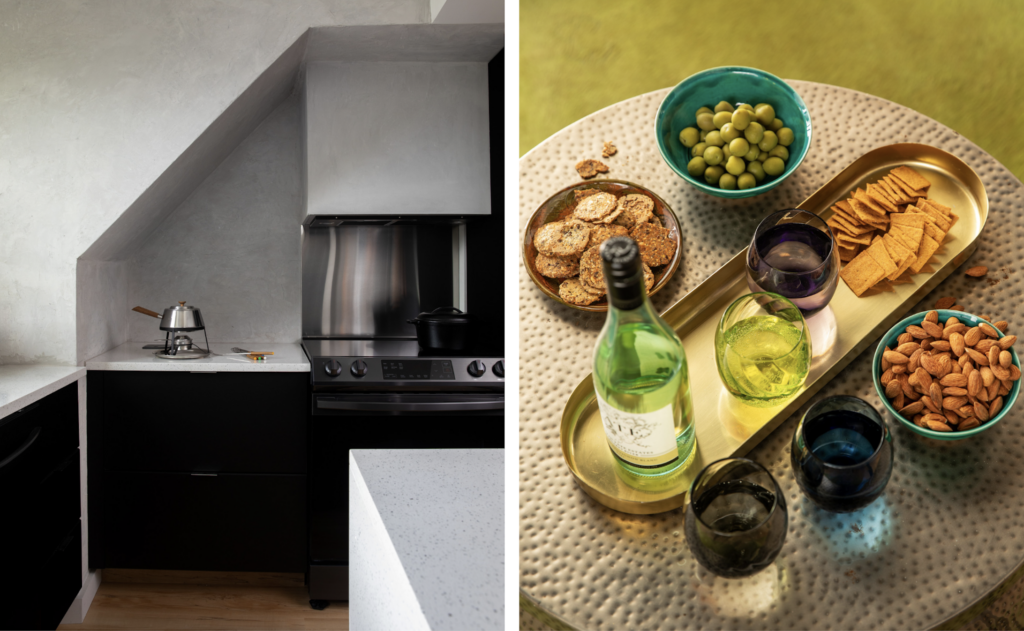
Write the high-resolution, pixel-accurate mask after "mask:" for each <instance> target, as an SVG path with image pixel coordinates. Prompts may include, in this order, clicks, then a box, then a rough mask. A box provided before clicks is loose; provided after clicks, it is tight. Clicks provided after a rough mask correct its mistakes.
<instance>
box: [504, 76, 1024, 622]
mask: <svg viewBox="0 0 1024 631" xmlns="http://www.w3.org/2000/svg"><path fill="white" fill-rule="evenodd" d="M789 83H790V84H791V85H792V86H793V87H794V88H795V89H796V90H797V92H799V93H800V96H801V97H803V99H804V101H805V102H806V103H807V106H808V108H809V110H810V112H811V117H812V122H813V125H814V136H813V141H812V145H811V148H810V151H809V152H808V154H807V157H806V158H805V159H804V162H803V164H802V165H800V167H799V168H798V169H797V171H796V172H795V173H794V174H793V175H792V176H790V177H789V178H788V179H787V180H786V181H785V182H783V183H782V184H780V185H779V186H778V187H777V188H775V189H774V190H772V191H770V192H768V193H765V194H763V195H761V196H758V197H755V198H752V199H743V200H725V199H720V198H717V197H711V196H708V195H706V194H703V193H701V192H699V191H697V190H696V189H694V188H693V187H691V186H689V185H688V184H687V183H686V182H685V181H683V180H682V179H681V178H679V177H678V176H677V175H675V174H674V173H673V172H672V171H671V170H670V169H669V167H668V166H667V165H666V164H665V163H664V161H663V160H662V158H661V156H660V154H659V153H658V148H657V145H656V142H655V133H654V119H655V114H656V112H657V109H658V105H659V104H660V103H661V100H662V99H663V98H664V96H665V95H666V94H667V93H668V91H669V89H667V88H666V89H665V90H660V91H657V92H651V93H648V94H643V95H640V96H638V97H635V98H632V99H629V100H627V101H623V102H621V103H617V104H615V105H612V106H609V107H607V108H605V109H603V110H600V111H598V112H595V113H594V114H592V115H590V116H588V117H586V118H584V119H582V120H580V121H577V122H576V123H574V124H572V125H570V126H569V127H566V128H565V129H563V130H561V131H560V132H558V133H557V134H555V135H553V136H551V137H550V138H548V139H547V140H545V141H544V142H543V143H541V144H540V145H539V146H537V147H536V148H535V149H533V150H532V151H530V152H529V153H528V154H526V155H525V156H523V157H522V158H521V160H520V163H519V164H520V182H519V185H520V199H519V204H520V207H519V223H520V235H522V229H523V228H524V227H525V225H526V222H527V221H528V219H529V217H530V215H531V213H532V212H533V211H534V210H535V209H536V208H537V207H538V206H539V205H540V204H541V203H542V202H543V201H544V200H545V199H547V198H548V197H549V196H550V195H551V194H552V193H554V192H556V191H558V190H561V189H562V188H564V187H566V186H569V185H571V184H573V183H575V182H578V181H580V178H579V176H578V175H577V173H576V171H575V170H574V168H573V167H574V165H575V164H576V163H577V162H578V161H580V160H583V159H585V158H596V159H600V160H602V161H603V162H604V163H605V164H607V165H608V166H609V167H610V171H609V172H608V173H607V174H604V175H602V177H606V178H609V179H621V180H627V181H630V182H634V183H637V184H641V185H643V186H646V187H647V188H649V189H651V190H652V191H654V192H655V193H657V194H658V195H660V196H661V197H662V198H663V199H665V200H666V202H668V204H669V206H670V207H671V208H672V209H673V210H674V211H675V212H676V214H677V215H678V217H679V220H680V223H681V224H682V226H683V259H682V263H681V264H680V267H679V270H678V271H677V272H676V275H675V277H674V278H673V279H672V281H671V282H670V283H669V285H668V286H667V287H666V288H665V289H663V290H662V291H661V292H660V293H659V294H657V295H655V296H654V297H652V302H653V303H654V305H655V307H656V308H658V309H659V311H664V310H665V309H666V308H668V306H670V305H671V304H673V303H674V302H676V301H677V300H679V299H680V298H681V297H683V296H684V295H685V294H686V292H687V291H689V290H690V289H692V288H693V287H695V286H696V285H697V284H698V283H700V282H701V281H702V280H704V279H705V278H707V277H708V276H709V275H710V274H711V273H712V272H713V271H714V270H716V269H717V268H718V267H720V266H721V265H723V264H725V263H726V261H728V260H729V258H731V257H732V256H733V255H735V254H736V253H737V252H738V251H740V250H741V249H743V248H745V247H746V246H747V244H748V242H749V239H750V235H751V234H753V231H754V229H755V227H756V226H757V224H758V222H759V221H760V220H761V218H763V217H764V216H765V215H766V214H768V213H770V212H772V211H774V210H778V209H782V208H792V207H794V206H796V205H797V204H799V203H800V202H801V201H803V200H804V199H805V198H807V197H809V196H810V195H811V194H812V193H813V192H814V191H816V190H817V189H818V188H819V187H820V186H822V185H823V184H825V183H826V182H827V181H828V180H829V179H830V178H832V177H833V175H834V174H836V173H838V172H839V171H840V170H842V169H843V168H844V167H845V166H847V165H848V164H850V163H851V162H853V161H854V160H855V159H856V158H858V157H859V156H861V155H863V154H864V153H865V152H867V151H869V150H871V149H873V148H875V147H879V146H882V145H887V144H892V143H897V142H918V143H926V144H930V145H933V146H936V147H939V148H941V149H943V150H945V151H948V152H950V153H952V154H954V155H956V156H958V157H959V158H961V159H962V160H964V161H965V162H966V163H967V164H969V165H970V166H971V167H972V168H973V169H974V170H975V171H976V172H977V173H978V174H979V175H980V176H981V179H982V181H983V182H984V184H985V188H986V190H987V192H988V196H989V202H990V214H989V219H988V223H987V225H986V226H985V229H984V231H983V232H982V234H981V236H980V237H979V239H978V242H977V243H978V250H977V252H976V253H975V254H974V255H973V256H972V257H971V259H970V260H969V261H968V262H967V263H965V264H964V265H963V266H961V268H959V269H957V270H956V271H954V273H953V275H952V276H950V277H949V278H948V279H947V280H946V281H944V282H943V283H942V284H941V285H939V287H938V288H937V289H936V290H935V291H933V292H932V293H931V294H929V295H928V296H927V297H926V298H925V299H924V300H923V301H921V303H919V304H918V305H916V306H915V307H914V308H913V309H911V310H910V311H909V312H908V313H914V312H917V311H922V310H925V309H929V308H931V307H932V305H934V303H935V301H936V300H937V299H938V298H940V297H942V296H955V297H957V298H958V300H957V302H958V303H959V304H962V305H964V306H965V308H966V310H967V311H969V312H973V313H984V314H989V315H992V316H993V317H994V319H997V320H998V319H1003V320H1008V321H1009V323H1010V332H1011V333H1016V331H1017V330H1024V329H1018V327H1021V326H1022V325H1024V301H1022V300H1021V294H1022V289H1024V283H1022V282H1021V279H1022V277H1021V276H1018V275H1017V271H1018V270H1017V267H1018V266H1020V264H1019V263H1018V262H1017V259H1019V257H1020V254H1019V253H1018V252H1017V251H1016V249H1015V247H1014V246H1018V245H1020V244H1022V243H1024V185H1022V184H1021V182H1020V181H1019V180H1018V179H1017V178H1016V177H1014V176H1013V174H1011V173H1010V172H1009V171H1008V170H1007V169H1006V168H1005V167H1003V166H1002V165H1000V164H999V163H998V162H997V161H996V160H995V159H994V158H992V157H991V156H990V155H988V154H987V153H985V152H984V151H983V150H982V149H981V148H979V147H978V146H976V145H975V144H973V143H971V142H970V141H969V140H967V139H966V138H964V137H962V136H961V135H959V134H958V133H957V132H956V131H954V130H952V129H949V128H948V127H945V126H943V125H941V124H939V123H937V122H935V121H933V120H931V119H929V118H928V117H926V116H924V115H922V114H919V113H917V112H915V111H913V110H910V109H908V108H905V107H903V106H900V105H897V104H895V103H891V102H889V101H886V100H884V99H880V98H877V97H874V96H871V95H868V94H864V93H861V92H856V91H852V90H847V89H844V88H839V87H834V86H828V85H823V84H818V83H810V82H805V81H790V82H789ZM604 141H612V142H613V143H614V144H615V146H616V147H617V148H618V153H617V154H615V155H614V156H612V157H610V158H606V159H603V158H601V147H602V143H603V142H604ZM521 238H522V237H521V236H520V239H521ZM973 265H987V266H988V267H989V270H990V271H989V273H988V276H987V278H985V279H981V280H978V279H972V278H968V277H965V275H964V274H963V270H964V269H966V268H967V267H970V266H973ZM519 310H520V397H519V401H520V430H519V432H520V433H519V436H520V441H519V449H520V470H519V483H520V491H519V505H520V513H519V533H520V535H519V537H520V555H519V563H520V589H521V592H520V595H521V598H520V600H521V603H522V604H523V609H524V610H525V611H527V612H532V613H534V614H536V616H537V618H540V619H542V620H544V621H545V623H546V624H547V625H550V626H555V627H559V626H569V627H575V628H586V629H625V628H631V629H639V628H643V629H668V628H713V629H731V628H737V629H749V628H758V629H790V628H817V629H853V628H888V629H893V628H904V629H911V628H921V629H925V628H934V627H936V626H940V625H941V626H954V627H955V626H963V625H965V624H968V623H971V622H972V621H975V620H976V616H977V614H978V613H979V612H982V611H983V610H984V608H985V607H986V606H987V605H989V603H991V602H992V600H993V599H994V598H995V596H996V595H998V594H999V593H1001V592H1002V591H1004V590H1006V589H1008V588H1011V587H1013V588H1014V589H1016V587H1014V586H1015V581H1016V580H1017V579H1018V578H1019V577H1020V575H1021V573H1022V572H1024V565H1022V561H1024V529H1021V528H1020V524H1021V521H1022V512H1024V509H1022V504H1024V462H1022V456H1024V440H1022V433H1024V428H1022V424H1021V416H1022V414H1024V410H1022V409H1021V408H1016V409H1014V410H1012V411H1011V412H1010V414H1009V415H1008V417H1007V418H1005V419H1004V420H1003V421H1002V422H1000V423H999V424H998V425H997V426H995V427H993V428H992V429H991V430H989V431H987V432H984V433H982V434H980V435H979V436H977V437H975V438H972V439H969V440H960V441H948V442H940V441H935V440H932V439H928V438H924V437H921V436H918V435H916V434H914V433H912V432H911V431H909V430H907V429H906V428H904V427H902V426H901V425H900V424H899V423H897V422H895V421H894V420H892V419H890V421H889V424H890V427H891V428H892V431H893V439H894V445H895V467H894V470H893V475H892V478H891V480H890V482H889V485H888V487H887V488H886V491H885V493H884V494H883V495H882V497H881V498H880V499H879V500H877V501H876V502H875V503H873V504H872V505H870V506H868V507H867V508H865V509H862V510H861V511H858V512H855V513H851V514H847V515H838V514H832V513H828V512H825V511H822V510H820V509H818V508H816V507H815V506H814V505H813V504H811V503H810V502H809V500H807V499H806V498H804V497H803V495H802V494H801V492H800V490H799V488H798V487H797V484H796V481H795V479H794V477H793V474H792V471H791V468H790V464H789V443H790V438H791V437H792V435H793V431H794V429H795V428H796V423H797V419H798V418H799V416H800V415H801V414H802V413H803V412H804V411H805V410H806V408H807V407H809V405H810V404H811V403H813V402H814V401H817V400H819V399H820V398H822V397H825V396H830V395H834V394H851V395H854V396H858V397H861V398H862V399H864V400H866V401H868V402H870V403H872V404H873V405H875V407H876V408H877V409H879V410H881V409H882V405H881V402H880V401H879V400H878V396H877V395H876V394H875V391H874V388H873V386H872V383H871V370H870V362H871V356H872V353H873V352H874V346H875V344H874V343H873V344H872V345H871V346H870V347H869V349H868V350H867V351H865V352H864V353H862V354H861V355H860V356H859V357H857V358H856V359H855V360H854V361H853V362H852V363H851V364H850V365H849V367H848V368H847V369H846V370H844V371H843V372H842V373H840V375H839V376H838V377H836V378H835V379H834V380H833V381H832V382H830V383H829V384H827V385H826V386H825V387H824V388H822V390H821V391H820V392H819V393H818V394H817V395H816V396H815V397H814V398H813V399H812V400H811V402H809V403H808V404H807V405H805V406H804V407H803V408H801V409H800V410H799V411H798V412H797V414H795V415H794V416H793V417H791V418H790V419H788V420H787V421H785V422H784V423H783V424H782V425H781V426H780V427H779V428H778V429H777V430H776V431H775V432H773V433H772V434H771V435H769V436H768V438H766V439H765V440H764V441H763V442H762V443H761V444H760V445H759V446H757V447H756V448H755V449H754V450H753V451H752V452H750V454H749V455H748V456H747V457H748V458H752V459H754V460H756V461H757V462H759V463H761V464H762V465H764V466H765V467H767V468H768V469H769V470H770V471H771V473H772V475H773V476H774V477H775V478H776V480H778V482H779V485H780V486H781V488H782V489H783V492H784V493H785V497H786V502H787V504H788V506H789V517H790V521H789V531H788V535H787V538H786V543H785V545H784V547H783V549H782V552H781V553H780V554H779V556H778V558H777V559H776V561H775V563H774V565H773V566H772V567H770V568H768V569H767V570H765V571H763V572H761V573H760V574H757V575H755V576H753V577H750V578H747V579H739V580H733V581H726V580H723V579H715V578H714V577H711V576H709V575H707V574H706V572H704V571H703V570H702V569H701V568H699V567H698V566H697V564H696V562H695V561H694V559H693V557H692V555H691V554H690V552H689V550H688V549H687V547H686V543H685V541H684V539H683V527H682V526H683V512H682V509H676V510H673V511H670V512H667V513H662V514H659V515H650V516H640V515H627V514H624V513H619V512H616V511H614V510H611V509H608V508H605V507H604V506H602V505H600V504H598V503H597V502H595V501H594V500H592V499H591V498H590V497H588V496H587V495H586V494H585V493H584V492H583V491H582V490H581V489H580V488H579V487H577V486H576V484H575V483H574V481H573V478H572V476H571V474H570V472H569V470H568V468H567V467H566V465H565V463H564V461H563V460H562V454H561V450H560V446H559V436H558V431H559V424H560V421H561V416H562V408H563V406H564V404H565V401H566V399H567V398H568V397H569V394H570V393H571V392H572V390H573V388H575V387H576V385H577V384H578V383H579V382H580V381H581V380H582V379H583V378H584V377H585V376H586V375H587V374H588V373H589V372H590V370H591V354H592V350H593V346H594V343H595V341H596V338H597V334H598V332H599V331H600V328H601V326H602V324H603V323H604V314H600V313H598V314H593V313H585V312H581V311H577V310H574V309H571V308H569V307H566V306H563V305H560V304H558V303H556V302H554V301H552V300H550V299H548V298H547V297H545V296H544V294H542V293H541V291H540V290H539V289H538V288H537V287H536V286H534V284H533V283H532V281H531V280H530V278H529V276H528V275H527V273H526V271H525V269H524V268H523V267H522V261H520V273H519ZM689 361H690V369H691V370H699V369H705V370H714V367H713V366H711V365H700V364H698V363H697V362H695V358H693V357H691V358H689ZM697 422H698V423H700V422H715V421H714V419H697ZM527 619H528V620H533V622H528V623H527V626H529V625H530V624H536V622H537V620H536V619H535V618H530V617H527ZM978 624H980V623H978ZM988 624H992V623H991V622H990V623H988ZM968 626H971V624H968Z"/></svg>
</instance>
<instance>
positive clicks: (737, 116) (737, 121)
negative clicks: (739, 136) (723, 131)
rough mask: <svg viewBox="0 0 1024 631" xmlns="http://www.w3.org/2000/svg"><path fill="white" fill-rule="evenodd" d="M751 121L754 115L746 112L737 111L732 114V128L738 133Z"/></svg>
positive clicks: (742, 110)
mask: <svg viewBox="0 0 1024 631" xmlns="http://www.w3.org/2000/svg"><path fill="white" fill-rule="evenodd" d="M752 120H754V114H753V113H751V112H749V111H748V110H744V109H738V110H736V111H735V112H733V113H732V126H733V127H735V128H736V129H738V130H740V131H743V130H744V129H746V128H747V125H749V124H750V122H751V121H752Z"/></svg>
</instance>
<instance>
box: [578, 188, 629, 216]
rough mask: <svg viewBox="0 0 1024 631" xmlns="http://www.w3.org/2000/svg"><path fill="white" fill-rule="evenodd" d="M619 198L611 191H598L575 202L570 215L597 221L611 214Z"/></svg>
mask: <svg viewBox="0 0 1024 631" xmlns="http://www.w3.org/2000/svg"><path fill="white" fill-rule="evenodd" d="M618 203H619V200H618V199H616V198H615V196H614V195H612V194H611V193H598V194H597V195H590V196H589V197H584V198H583V199H581V200H580V201H579V202H577V203H576V209H575V210H573V211H572V216H573V217H575V218H576V219H579V220H581V221H599V220H601V219H603V218H604V217H607V216H608V215H610V214H612V211H614V210H615V207H616V206H617V205H618Z"/></svg>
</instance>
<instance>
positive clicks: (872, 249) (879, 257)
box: [864, 239, 897, 277]
mask: <svg viewBox="0 0 1024 631" xmlns="http://www.w3.org/2000/svg"><path fill="white" fill-rule="evenodd" d="M864 252H865V253H866V254H867V255H868V256H870V257H871V258H873V259H875V262H876V263H878V264H879V265H881V266H882V272H883V277H885V276H888V275H889V274H892V273H894V272H895V271H896V269H897V265H896V263H894V262H893V260H892V257H890V256H889V250H887V249H886V247H885V244H884V243H882V240H881V239H879V240H877V241H874V242H872V244H871V245H870V246H868V249H866V250H864Z"/></svg>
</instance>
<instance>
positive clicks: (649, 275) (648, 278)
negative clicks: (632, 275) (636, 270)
mask: <svg viewBox="0 0 1024 631" xmlns="http://www.w3.org/2000/svg"><path fill="white" fill-rule="evenodd" d="M641 265H643V266H644V287H646V288H647V291H651V287H654V272H652V271H651V268H650V267H648V266H647V263H641Z"/></svg>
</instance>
